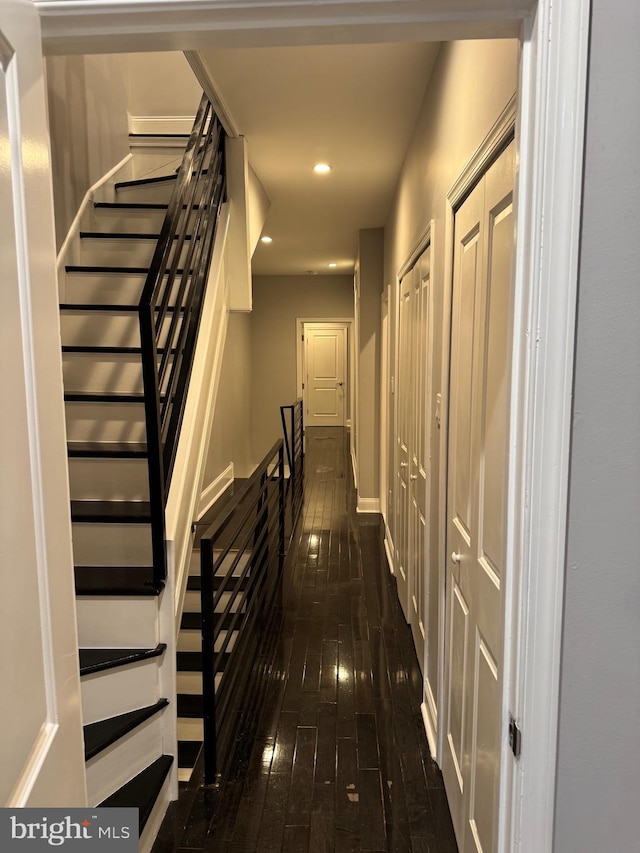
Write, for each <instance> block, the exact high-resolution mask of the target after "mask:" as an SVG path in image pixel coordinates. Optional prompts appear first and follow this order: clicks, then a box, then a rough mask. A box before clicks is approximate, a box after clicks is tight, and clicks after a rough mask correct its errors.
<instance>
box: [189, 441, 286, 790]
mask: <svg viewBox="0 0 640 853" xmlns="http://www.w3.org/2000/svg"><path fill="white" fill-rule="evenodd" d="M285 501H286V483H285V467H284V444H283V441H282V439H281V440H280V441H278V442H276V443H275V444H274V446H273V447H272V448H271V450H270V451H269V453H267V455H266V456H265V457H264V459H263V460H262V462H261V463H260V464H259V465H258V467H257V468H256V470H255V471H254V473H253V474H252V476H251V477H250V478H249V479H248V480H247V481H245V482H244V484H243V485H242V486H241V487H240V489H239V490H238V492H237V493H236V494H235V495H234V497H233V498H232V500H231V501H230V502H229V504H228V505H227V506H226V507H225V509H224V510H223V512H222V513H221V515H220V517H219V518H218V519H217V520H216V521H214V523H213V524H212V525H211V526H210V527H209V528H208V529H207V530H206V532H205V533H204V535H203V536H202V538H201V540H200V584H201V611H202V702H203V717H204V783H205V785H212V784H214V783H216V781H217V780H218V774H219V773H220V770H221V768H222V767H224V766H225V763H226V762H227V760H228V759H229V758H230V757H231V755H232V753H233V748H234V745H235V739H236V737H237V733H238V731H239V726H240V724H241V723H242V721H243V720H244V718H245V717H246V715H247V713H250V712H251V709H252V708H253V707H254V706H256V705H257V706H259V705H260V700H255V701H254V699H255V697H254V694H255V693H256V690H258V691H259V689H260V685H259V684H258V685H256V684H255V683H252V682H255V679H254V678H253V676H254V673H255V666H256V661H257V660H258V659H259V657H260V651H261V646H262V642H263V638H264V636H265V632H267V631H268V630H269V626H270V625H271V624H272V619H273V618H274V616H275V614H276V612H277V610H278V607H277V604H278V601H279V599H280V596H281V594H282V570H283V564H284V552H285Z"/></svg>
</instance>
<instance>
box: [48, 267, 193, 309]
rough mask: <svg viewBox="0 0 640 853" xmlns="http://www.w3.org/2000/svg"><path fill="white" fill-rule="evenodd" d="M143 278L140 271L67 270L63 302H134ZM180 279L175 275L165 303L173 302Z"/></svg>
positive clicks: (170, 303)
mask: <svg viewBox="0 0 640 853" xmlns="http://www.w3.org/2000/svg"><path fill="white" fill-rule="evenodd" d="M145 281H146V276H145V275H143V274H134V275H118V274H117V273H75V272H74V273H67V276H66V296H65V300H64V301H65V302H67V303H69V304H74V303H75V304H79V305H138V303H139V302H140V297H141V296H142V290H143V288H144V284H145ZM179 287H180V279H179V278H176V280H175V281H174V284H173V292H172V294H171V298H170V299H169V303H168V304H169V305H170V306H173V305H174V304H175V298H174V296H175V295H176V294H177V293H178V289H179Z"/></svg>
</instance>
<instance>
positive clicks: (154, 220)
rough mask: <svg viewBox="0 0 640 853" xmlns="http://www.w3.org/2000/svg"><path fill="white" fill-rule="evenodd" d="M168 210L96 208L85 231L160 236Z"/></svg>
mask: <svg viewBox="0 0 640 853" xmlns="http://www.w3.org/2000/svg"><path fill="white" fill-rule="evenodd" d="M166 215H167V211H166V210H144V209H142V210H136V209H135V208H132V209H131V208H130V209H126V210H123V209H122V208H113V207H95V208H93V211H92V213H91V217H90V219H89V221H88V223H87V225H86V226H85V228H84V229H83V230H86V231H111V232H113V233H115V232H119V233H120V234H159V233H160V229H161V228H162V223H163V222H164V218H165V216H166Z"/></svg>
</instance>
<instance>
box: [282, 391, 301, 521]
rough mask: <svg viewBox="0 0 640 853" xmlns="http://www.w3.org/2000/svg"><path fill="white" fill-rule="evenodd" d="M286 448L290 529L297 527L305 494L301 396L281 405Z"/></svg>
mask: <svg viewBox="0 0 640 853" xmlns="http://www.w3.org/2000/svg"><path fill="white" fill-rule="evenodd" d="M280 419H281V421H282V432H283V434H284V448H285V454H286V459H287V465H288V466H289V481H288V489H289V492H290V500H289V501H288V508H289V509H290V513H291V514H290V529H291V530H293V528H294V527H295V524H296V521H297V519H298V515H299V514H300V510H301V509H302V498H303V496H304V409H303V403H302V399H301V398H300V397H299V398H298V399H297V400H296V401H295V403H291V404H289V405H288V406H280Z"/></svg>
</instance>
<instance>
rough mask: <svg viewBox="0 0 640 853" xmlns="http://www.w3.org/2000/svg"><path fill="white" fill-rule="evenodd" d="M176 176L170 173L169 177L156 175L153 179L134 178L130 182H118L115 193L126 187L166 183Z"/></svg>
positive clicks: (173, 179)
mask: <svg viewBox="0 0 640 853" xmlns="http://www.w3.org/2000/svg"><path fill="white" fill-rule="evenodd" d="M175 179H176V175H175V173H171V174H170V175H158V176H157V177H155V178H135V179H134V180H132V181H118V183H117V184H116V185H115V189H116V192H117V191H118V190H120V189H125V188H126V187H146V186H149V185H150V184H151V185H153V184H162V183H167V182H168V181H175Z"/></svg>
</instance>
